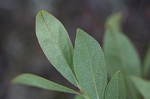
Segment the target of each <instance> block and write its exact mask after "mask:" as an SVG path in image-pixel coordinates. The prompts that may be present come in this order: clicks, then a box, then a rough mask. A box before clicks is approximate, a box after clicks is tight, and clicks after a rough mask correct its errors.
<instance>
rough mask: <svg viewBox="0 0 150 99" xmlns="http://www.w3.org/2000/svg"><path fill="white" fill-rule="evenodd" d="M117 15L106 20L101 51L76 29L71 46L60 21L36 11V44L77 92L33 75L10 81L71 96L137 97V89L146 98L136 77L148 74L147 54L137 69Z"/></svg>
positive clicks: (86, 98) (100, 98) (144, 84)
mask: <svg viewBox="0 0 150 99" xmlns="http://www.w3.org/2000/svg"><path fill="white" fill-rule="evenodd" d="M121 17H122V14H120V13H119V14H116V15H113V16H111V17H110V18H109V19H108V21H107V22H106V33H105V39H104V46H103V48H104V52H103V50H102V48H101V46H100V45H99V43H98V42H97V41H96V40H95V39H94V38H93V37H91V36H90V35H89V34H87V33H86V32H85V31H83V30H81V29H77V35H76V40H75V47H74V48H73V46H72V43H71V41H70V38H69V36H68V33H67V31H66V29H65V27H64V26H63V25H62V23H61V22H60V21H59V20H57V19H56V18H55V17H54V16H52V15H51V14H49V13H48V12H46V11H40V12H39V13H38V14H37V17H36V35H37V38H38V41H39V44H40V46H41V48H42V50H43V52H44V53H45V55H46V57H47V58H48V60H49V61H50V62H51V63H52V65H53V66H54V67H55V68H56V69H57V70H58V71H59V72H60V73H61V74H62V75H63V76H64V77H65V78H66V79H67V80H68V81H69V82H70V83H72V84H73V85H74V86H76V87H77V88H78V89H79V90H80V91H76V90H74V89H71V88H68V87H65V86H63V85H60V84H57V83H54V82H52V81H49V80H47V79H45V78H42V77H39V76H36V75H33V74H21V75H19V76H17V77H16V78H15V79H13V83H18V84H24V85H29V86H34V87H39V88H43V89H47V90H52V91H60V92H67V93H72V94H76V95H77V96H76V97H75V99H126V98H127V99H141V98H140V97H139V96H138V92H137V90H136V88H137V89H138V91H139V92H140V93H141V94H142V95H143V96H144V97H145V99H149V98H147V97H149V95H148V93H146V91H147V89H146V87H149V85H150V84H149V83H148V82H146V81H143V80H142V79H141V78H140V77H142V75H143V76H144V77H147V75H148V70H147V69H149V68H150V66H149V64H150V62H149V58H150V55H149V54H147V56H146V59H145V61H144V69H141V61H140V59H139V56H138V54H137V52H136V50H135V48H134V47H133V45H132V44H131V42H130V40H129V39H128V38H127V37H126V36H125V35H123V33H122V31H121V28H120V21H121ZM148 53H149V52H148ZM104 56H105V57H104ZM105 59H106V61H105ZM107 74H108V77H107ZM135 76H136V77H135ZM131 77H132V79H131ZM108 78H111V80H110V81H109V82H108V81H107V79H108ZM107 82H108V83H107ZM133 84H134V85H135V87H136V88H135V87H134V86H133ZM149 88H150V87H149ZM126 93H127V95H126Z"/></svg>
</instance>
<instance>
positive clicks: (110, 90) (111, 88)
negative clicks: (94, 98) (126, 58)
mask: <svg viewBox="0 0 150 99" xmlns="http://www.w3.org/2000/svg"><path fill="white" fill-rule="evenodd" d="M105 99H126V88H125V82H124V79H123V76H122V74H121V73H120V72H117V73H115V74H114V76H113V77H112V79H111V80H110V82H109V83H108V86H107V87H106V93H105Z"/></svg>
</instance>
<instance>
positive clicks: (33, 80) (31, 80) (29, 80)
mask: <svg viewBox="0 0 150 99" xmlns="http://www.w3.org/2000/svg"><path fill="white" fill-rule="evenodd" d="M13 83H17V84H23V85H28V86H33V87H38V88H42V89H46V90H51V91H59V92H67V93H72V94H79V93H78V92H76V91H74V90H72V89H70V88H67V87H65V86H62V85H59V84H57V83H54V82H52V81H49V80H47V79H45V78H42V77H39V76H36V75H33V74H21V75H19V76H17V77H16V78H15V79H13Z"/></svg>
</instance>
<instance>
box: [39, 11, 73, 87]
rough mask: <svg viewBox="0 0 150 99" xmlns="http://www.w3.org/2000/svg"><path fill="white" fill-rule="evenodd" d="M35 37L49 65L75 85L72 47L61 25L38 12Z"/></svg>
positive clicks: (52, 17)
mask: <svg viewBox="0 0 150 99" xmlns="http://www.w3.org/2000/svg"><path fill="white" fill-rule="evenodd" d="M36 35H37V38H38V41H39V44H40V46H41V48H42V50H43V51H44V53H45V55H46V56H47V58H48V60H49V61H50V62H51V64H52V65H53V66H54V67H55V68H56V69H57V70H58V71H59V72H60V73H61V74H62V75H63V76H64V77H65V78H66V79H67V80H68V81H70V82H71V83H72V84H74V85H75V84H76V83H75V82H76V79H75V76H74V74H73V67H72V66H73V65H72V57H73V47H72V44H71V41H70V38H69V36H68V34H67V31H66V29H65V28H64V26H63V25H62V23H61V22H60V21H59V20H57V19H56V18H55V17H54V16H52V15H51V14H49V13H48V12H46V11H40V12H39V13H38V14H37V17H36Z"/></svg>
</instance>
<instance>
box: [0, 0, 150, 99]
mask: <svg viewBox="0 0 150 99" xmlns="http://www.w3.org/2000/svg"><path fill="white" fill-rule="evenodd" d="M41 9H44V10H47V11H48V12H50V13H52V14H53V15H54V16H56V17H57V18H58V19H59V20H60V21H61V22H62V23H63V24H64V26H65V27H66V29H67V30H68V33H69V35H70V37H71V40H72V42H73V44H74V39H75V32H76V29H77V27H79V28H82V29H83V30H85V31H86V32H88V33H89V34H90V35H92V36H93V37H94V38H95V39H96V40H97V41H98V42H99V43H100V44H101V45H102V43H103V34H104V31H105V27H104V24H105V21H106V19H107V18H108V17H109V16H110V15H111V14H113V13H115V12H119V11H121V12H122V13H123V15H124V16H123V20H122V30H123V31H124V33H125V34H126V35H127V36H128V37H129V39H130V40H131V41H132V43H133V44H134V46H135V47H136V49H137V51H138V52H139V55H140V57H141V60H142V59H143V57H144V56H145V52H146V51H147V48H148V45H149V43H150V0H0V99H73V97H74V95H71V94H66V93H58V92H52V91H46V90H42V89H38V88H33V87H27V86H22V85H12V84H11V80H12V78H14V77H15V76H17V75H19V74H21V73H33V74H36V75H39V76H42V77H45V78H47V79H49V80H52V81H54V82H57V83H60V84H63V85H65V86H69V87H72V88H73V86H72V85H71V84H70V83H68V82H67V80H66V79H64V78H63V77H62V76H61V75H60V73H59V72H58V71H56V70H55V68H54V67H53V66H51V64H50V62H49V61H48V60H47V58H46V57H45V55H44V54H43V52H42V50H41V48H40V46H39V44H38V41H37V38H36V36H35V16H36V14H37V12H38V11H39V10H41Z"/></svg>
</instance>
